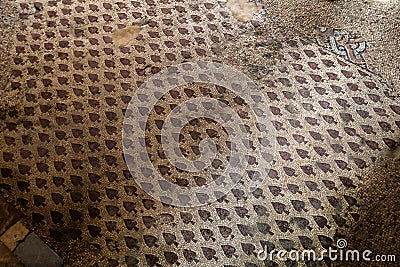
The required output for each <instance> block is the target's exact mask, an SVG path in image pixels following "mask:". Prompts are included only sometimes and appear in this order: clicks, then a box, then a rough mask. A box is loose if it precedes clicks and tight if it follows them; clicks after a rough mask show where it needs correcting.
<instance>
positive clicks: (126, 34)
mask: <svg viewBox="0 0 400 267" xmlns="http://www.w3.org/2000/svg"><path fill="white" fill-rule="evenodd" d="M142 29H143V27H141V26H138V25H133V26H128V27H126V28H123V29H119V30H117V31H115V32H114V33H113V36H112V38H113V40H114V42H115V43H116V44H117V45H127V44H129V42H131V41H132V40H133V39H135V38H136V37H137V36H138V35H139V33H140V31H141V30H142Z"/></svg>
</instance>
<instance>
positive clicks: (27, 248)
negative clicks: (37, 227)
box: [14, 233, 63, 267]
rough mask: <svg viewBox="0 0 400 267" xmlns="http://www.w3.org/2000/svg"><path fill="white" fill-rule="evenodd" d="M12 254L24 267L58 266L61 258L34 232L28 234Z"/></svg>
mask: <svg viewBox="0 0 400 267" xmlns="http://www.w3.org/2000/svg"><path fill="white" fill-rule="evenodd" d="M14 254H15V255H16V256H17V257H18V258H19V259H20V260H21V262H22V263H23V264H24V266H25V267H41V266H46V267H60V266H62V265H63V261H62V259H61V258H60V257H59V256H58V255H57V254H56V253H55V252H54V251H53V250H52V249H51V248H50V247H49V246H47V245H46V244H45V243H44V242H43V241H42V240H41V239H40V238H39V237H38V236H37V235H36V234H35V233H31V234H29V235H28V236H27V237H26V239H25V240H24V242H22V243H21V244H20V245H19V246H18V247H17V249H16V250H15V251H14Z"/></svg>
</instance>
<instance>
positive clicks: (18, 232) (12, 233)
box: [0, 221, 29, 251]
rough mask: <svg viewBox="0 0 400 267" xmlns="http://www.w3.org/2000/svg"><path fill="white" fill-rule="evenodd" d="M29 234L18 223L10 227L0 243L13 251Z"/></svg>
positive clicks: (0, 239) (0, 238)
mask: <svg viewBox="0 0 400 267" xmlns="http://www.w3.org/2000/svg"><path fill="white" fill-rule="evenodd" d="M28 234H29V230H28V229H26V227H25V226H24V225H23V224H22V223H21V222H20V221H19V222H17V223H16V224H14V225H13V226H11V227H10V228H9V229H8V230H7V231H6V232H5V233H4V234H3V235H2V236H1V237H0V241H1V242H3V243H4V245H6V247H7V248H8V249H9V250H11V251H14V249H15V248H16V247H17V246H18V244H19V243H20V242H21V241H22V240H24V238H25V237H26V236H27V235H28Z"/></svg>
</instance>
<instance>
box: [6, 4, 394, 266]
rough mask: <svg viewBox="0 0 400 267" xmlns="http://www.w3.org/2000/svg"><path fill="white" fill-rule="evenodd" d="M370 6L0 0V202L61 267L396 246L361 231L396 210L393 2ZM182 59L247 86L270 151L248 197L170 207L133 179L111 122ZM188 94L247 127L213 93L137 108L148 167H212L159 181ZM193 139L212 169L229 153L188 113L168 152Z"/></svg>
mask: <svg viewBox="0 0 400 267" xmlns="http://www.w3.org/2000/svg"><path fill="white" fill-rule="evenodd" d="M377 2H379V1H304V0H293V1H290V2H288V1H284V2H281V1H268V2H267V1H256V2H252V1H227V2H225V1H208V0H205V1H190V2H184V1H179V0H177V1H172V0H162V1H153V0H146V1H114V0H112V1H106V2H104V1H100V2H99V1H73V0H63V1H52V0H48V1H45V0H40V1H29V2H28V1H18V2H12V3H11V2H4V3H3V2H2V3H1V4H0V7H1V8H2V10H4V14H10V15H9V16H2V23H1V29H0V32H1V36H2V45H1V48H0V49H1V51H2V55H1V59H2V63H1V64H2V73H1V74H2V79H1V87H2V88H1V90H2V91H1V94H2V99H4V100H5V101H3V102H4V103H2V105H1V124H0V127H1V132H0V139H1V140H2V146H1V155H0V171H1V172H0V177H1V178H0V188H1V192H2V194H3V195H4V198H5V199H6V201H7V202H8V203H11V204H12V205H13V206H15V208H17V209H18V210H19V212H20V213H21V216H22V218H21V221H22V223H23V224H24V225H25V226H26V227H27V228H28V229H29V230H30V231H34V232H35V233H36V234H37V235H38V236H39V237H40V238H41V239H42V240H43V241H45V243H46V244H47V245H49V246H50V247H51V248H52V249H53V250H54V251H55V252H57V254H58V255H59V256H60V257H61V258H62V259H63V261H64V266H88V265H94V266H175V265H180V266H189V265H193V266H213V265H217V266H245V267H253V266H296V265H295V264H297V263H295V262H287V263H282V262H278V261H275V262H272V261H265V262H262V261H260V260H258V259H257V257H256V252H257V251H258V250H259V249H262V248H264V247H265V246H266V245H267V246H268V247H270V248H276V249H286V250H290V249H292V248H296V249H315V250H317V251H320V250H322V249H324V248H327V247H329V246H332V245H333V246H334V245H335V244H336V240H337V239H338V238H339V237H346V238H348V240H349V241H353V242H357V243H359V244H363V246H366V247H368V246H369V245H371V244H375V246H376V244H380V245H378V246H376V247H377V248H380V249H382V252H387V253H395V252H396V250H397V251H398V250H399V244H398V243H396V241H395V240H391V241H387V239H385V240H381V239H379V237H376V236H375V237H371V236H369V237H368V238H367V237H366V236H365V234H366V233H365V231H363V230H360V229H368V226H369V225H371V224H372V225H374V227H379V222H380V220H381V219H380V218H383V219H382V220H383V221H385V219H384V218H386V217H387V218H390V220H395V219H393V218H398V215H399V214H398V212H397V211H396V210H395V209H394V208H392V207H393V206H392V205H388V204H387V203H388V201H389V202H392V203H396V199H398V198H396V195H398V193H399V192H398V188H399V187H398V186H397V187H396V185H398V182H397V180H398V179H397V180H396V177H397V178H398V177H400V175H399V168H398V167H399V166H398V164H399V163H398V156H396V155H397V154H396V152H395V151H396V148H397V147H398V145H399V128H400V120H399V115H400V104H399V99H398V90H399V89H398V88H399V87H398V86H399V83H398V77H399V74H400V70H399V62H398V58H399V57H400V55H399V52H398V51H400V50H399V48H400V44H399V43H398V42H399V41H398V40H400V39H399V38H398V37H399V36H398V35H399V32H400V31H399V29H398V27H399V25H400V23H399V6H398V4H397V5H396V2H395V1H387V2H385V3H382V4H379V3H377ZM3 6H4V9H3ZM378 20H379V21H378ZM382 29H385V30H382ZM3 51H4V52H3ZM198 60H207V61H215V62H219V63H222V64H226V65H228V66H231V67H234V68H236V69H237V70H239V71H241V72H243V73H244V74H246V75H247V76H248V77H250V78H251V79H252V80H253V81H254V82H255V83H256V84H257V85H258V87H259V88H260V89H261V91H262V93H263V95H264V96H265V98H266V99H267V101H268V105H269V109H270V111H271V114H272V116H271V121H272V124H273V126H274V128H275V131H276V137H275V142H276V143H277V145H276V150H275V151H274V152H275V153H274V155H273V159H274V160H273V162H272V166H271V168H270V170H269V171H268V172H265V173H263V172H257V169H256V168H254V169H252V168H253V167H252V166H249V167H248V169H246V176H248V177H249V178H251V177H254V176H257V175H260V176H263V177H265V181H264V183H263V184H262V185H261V186H260V188H258V189H257V190H255V191H253V192H249V190H248V188H247V187H246V185H245V184H244V183H239V184H238V185H237V186H236V187H235V188H234V189H232V190H231V191H230V192H229V193H228V194H227V195H225V196H223V197H221V198H219V199H218V201H216V202H214V203H211V204H209V205H206V206H201V207H193V208H178V207H172V206H170V205H167V204H165V203H161V202H159V201H156V200H154V199H152V198H151V197H150V196H149V195H147V194H146V193H145V192H144V191H143V190H142V189H141V188H140V187H139V186H138V185H137V184H136V182H135V180H134V179H133V177H132V174H131V172H130V171H129V169H128V168H127V166H126V163H125V159H124V157H123V154H122V148H123V143H122V142H123V141H122V125H123V120H124V116H125V113H126V108H127V106H128V104H129V102H130V101H131V98H132V96H133V95H134V94H135V92H136V90H137V88H138V87H139V86H140V85H141V84H142V83H143V82H144V81H145V80H146V79H148V78H149V77H151V76H152V75H154V74H156V73H159V72H160V71H161V70H163V69H165V68H166V67H169V66H173V65H176V64H179V63H182V62H193V61H198ZM396 77H397V78H396ZM396 79H397V80H396ZM196 97H209V98H213V99H217V100H220V101H223V102H224V103H226V104H227V105H228V106H230V107H232V108H233V109H234V110H236V111H238V114H240V115H241V116H243V117H245V118H247V119H248V121H247V124H246V127H247V128H248V129H249V130H250V131H252V132H257V131H260V129H258V128H257V127H255V126H254V124H255V123H254V121H252V119H251V116H249V117H247V115H248V114H246V113H250V112H248V107H247V106H246V103H243V102H242V101H241V98H240V97H241V96H240V95H239V96H238V95H235V94H233V93H232V92H230V91H229V90H226V88H221V87H218V86H215V85H210V84H188V85H187V86H183V87H180V88H175V89H174V90H170V91H169V93H168V94H166V95H165V97H163V99H162V101H159V102H158V103H157V106H156V107H155V108H154V110H152V113H151V116H150V117H149V119H148V126H149V127H148V128H147V136H146V137H147V138H148V140H147V143H146V144H147V145H148V147H147V153H148V154H149V157H150V158H151V159H152V163H153V165H154V166H155V168H157V169H158V170H159V171H160V173H161V174H162V175H163V176H164V177H165V178H166V179H167V180H171V181H174V182H175V183H176V184H180V185H187V184H197V185H199V184H203V183H206V182H207V181H209V178H210V177H203V176H197V177H193V179H190V178H191V177H189V178H187V179H175V178H176V177H178V176H179V173H180V171H179V169H177V168H174V166H170V165H168V163H166V159H165V155H163V151H162V147H161V143H160V139H159V132H160V128H159V125H161V124H162V123H163V121H164V119H165V118H166V116H167V114H169V113H170V112H171V111H172V110H173V108H174V107H175V106H176V105H178V104H179V103H181V102H184V101H186V100H189V99H194V98H196ZM204 138H211V139H212V140H213V141H214V142H215V143H216V145H217V146H218V147H219V153H220V155H219V158H218V160H219V161H215V162H213V163H214V164H213V165H212V166H211V173H214V172H217V171H218V170H219V169H220V168H223V167H224V166H226V164H227V160H226V158H227V155H228V154H229V150H230V146H229V138H227V136H226V132H225V131H224V129H223V128H222V127H220V126H219V125H218V124H216V123H215V122H213V121H210V120H207V119H204V118H199V119H198V120H194V121H192V122H191V123H189V124H188V125H186V126H185V128H184V129H183V131H182V132H181V136H180V149H181V150H182V151H183V153H184V154H185V156H186V157H187V158H189V159H194V158H196V157H198V155H199V153H200V151H199V148H198V147H199V142H200V141H201V140H203V139H204ZM250 141H251V142H252V144H256V145H258V143H257V142H258V140H256V139H254V140H250ZM248 156H249V158H251V159H252V162H253V163H254V166H257V162H258V161H259V160H260V159H257V157H252V156H253V155H248ZM378 167H379V168H378ZM377 172H379V173H380V175H375V173H377ZM375 176H377V177H378V178H376V177H375ZM388 177H389V178H388ZM377 179H378V180H377ZM385 181H388V184H389V185H390V186H389V185H388V184H387V183H386V182H385ZM368 189H369V190H368ZM372 189H373V190H372ZM389 189H391V190H389ZM371 190H372V191H373V192H372V193H371ZM385 193H387V194H388V197H387V198H386V199H385V198H382V197H381V196H382V195H384V194H385ZM376 199H379V201H377V200H376ZM374 202H377V203H378V204H376V203H374ZM371 203H374V204H371ZM371 205H372V206H374V205H378V206H379V205H380V206H381V207H383V208H382V209H381V213H376V212H374V211H376V210H377V208H376V206H374V207H375V208H373V207H372V208H371ZM369 214H371V217H370V218H368V215H369ZM389 215H390V216H389ZM388 220H389V219H388ZM357 225H358V226H359V227H358V228H357V227H355V226H357ZM382 225H384V227H385V229H383V230H382V231H383V232H382V235H381V236H386V237H390V236H392V237H393V236H396V234H397V235H398V230H396V229H397V228H395V227H394V226H393V225H392V224H391V223H390V222H389V221H388V222H385V223H382ZM352 229H356V230H354V231H352ZM396 231H397V232H396ZM366 239H368V240H373V241H374V242H372V243H371V242H367V241H366ZM353 245H355V244H353ZM384 248H385V249H384ZM328 263H329V262H328V261H323V262H320V263H318V262H317V263H316V262H306V263H299V264H305V265H307V266H317V265H318V264H321V265H322V266H323V265H326V264H328ZM360 266H361V263H360Z"/></svg>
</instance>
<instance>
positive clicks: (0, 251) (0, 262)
mask: <svg viewBox="0 0 400 267" xmlns="http://www.w3.org/2000/svg"><path fill="white" fill-rule="evenodd" d="M0 266H1V267H3V266H6V267H23V265H22V264H21V263H20V262H19V260H18V259H17V258H16V257H15V256H14V254H12V252H11V251H10V250H9V249H8V248H7V247H6V245H4V244H3V243H2V242H0Z"/></svg>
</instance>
